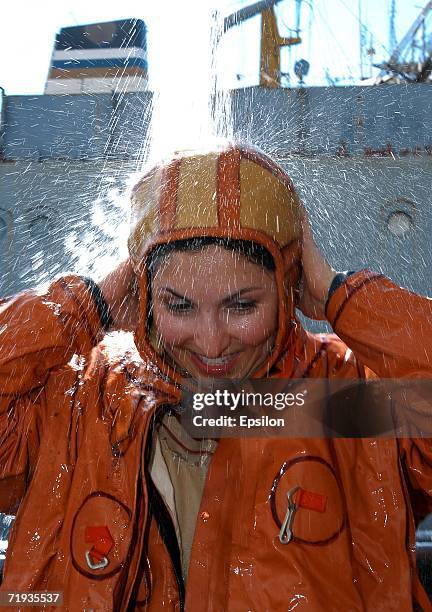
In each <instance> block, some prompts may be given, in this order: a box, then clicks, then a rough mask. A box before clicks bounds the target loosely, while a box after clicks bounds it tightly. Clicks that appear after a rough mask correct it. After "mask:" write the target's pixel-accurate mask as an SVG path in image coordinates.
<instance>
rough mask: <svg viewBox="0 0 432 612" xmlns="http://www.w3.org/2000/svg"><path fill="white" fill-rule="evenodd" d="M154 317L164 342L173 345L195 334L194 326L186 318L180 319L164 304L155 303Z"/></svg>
mask: <svg viewBox="0 0 432 612" xmlns="http://www.w3.org/2000/svg"><path fill="white" fill-rule="evenodd" d="M153 318H154V322H155V325H156V329H157V332H158V334H159V336H160V338H161V339H162V342H163V343H164V344H167V345H172V346H174V345H178V344H182V342H184V341H186V340H187V339H188V338H189V337H190V336H191V334H192V335H193V328H192V326H191V324H190V322H189V321H188V320H187V319H186V318H185V319H180V318H179V317H175V316H173V315H172V314H171V313H169V312H167V310H166V308H165V307H164V306H162V305H158V304H154V306H153Z"/></svg>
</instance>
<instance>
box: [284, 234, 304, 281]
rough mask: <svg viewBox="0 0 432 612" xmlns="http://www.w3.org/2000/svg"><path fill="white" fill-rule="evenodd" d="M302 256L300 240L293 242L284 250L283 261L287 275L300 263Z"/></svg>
mask: <svg viewBox="0 0 432 612" xmlns="http://www.w3.org/2000/svg"><path fill="white" fill-rule="evenodd" d="M301 256H302V242H301V239H300V238H296V239H295V240H292V241H291V242H290V243H289V244H287V245H286V246H284V247H283V248H282V259H283V263H284V273H285V274H286V273H287V272H288V271H289V270H290V269H291V268H292V267H293V266H294V265H296V264H297V263H298V262H299V261H300V262H301Z"/></svg>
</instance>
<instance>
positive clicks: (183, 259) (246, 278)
mask: <svg viewBox="0 0 432 612" xmlns="http://www.w3.org/2000/svg"><path fill="white" fill-rule="evenodd" d="M151 290H152V299H153V319H154V323H155V326H156V331H157V336H158V342H159V343H160V345H161V347H162V350H163V351H164V352H165V354H167V355H168V356H169V357H170V359H172V360H173V361H174V362H175V363H176V364H177V365H178V366H180V368H182V369H183V370H185V371H186V372H188V373H189V374H190V375H191V376H193V377H194V378H202V377H225V378H243V377H245V376H247V375H249V374H251V373H252V372H254V371H255V370H256V369H257V368H258V367H259V366H260V364H261V363H262V362H263V361H265V359H266V358H267V356H268V355H269V353H270V352H271V350H272V348H273V342H274V338H275V335H276V331H277V314H278V295H277V287H276V281H275V276H274V273H273V272H270V271H268V270H267V269H265V268H263V267H262V266H260V265H258V264H255V263H252V262H251V261H249V260H248V259H247V258H246V257H245V256H244V255H242V254H239V253H236V252H233V251H229V250H227V249H224V248H223V247H221V246H218V245H211V246H207V247H205V248H204V249H203V250H200V251H199V252H198V251H184V252H182V251H176V252H174V253H172V254H171V255H168V256H167V257H166V258H164V259H163V261H162V263H161V264H160V265H159V266H158V268H157V271H156V273H155V274H154V277H153V280H152V287H151Z"/></svg>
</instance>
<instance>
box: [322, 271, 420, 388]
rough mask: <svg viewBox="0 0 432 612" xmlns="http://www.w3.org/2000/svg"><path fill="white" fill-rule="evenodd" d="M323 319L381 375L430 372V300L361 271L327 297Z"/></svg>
mask: <svg viewBox="0 0 432 612" xmlns="http://www.w3.org/2000/svg"><path fill="white" fill-rule="evenodd" d="M326 314H327V319H328V320H329V322H330V324H331V325H332V327H333V329H334V331H335V332H336V333H337V335H338V336H339V337H340V338H342V340H343V341H344V342H345V343H346V344H347V345H348V346H349V347H350V349H351V350H352V351H353V352H354V353H355V354H356V355H357V357H358V359H359V360H360V361H361V362H362V363H364V364H365V365H366V366H368V367H369V368H370V369H371V370H373V371H374V372H375V373H376V374H377V375H378V376H380V377H381V378H399V377H430V376H431V375H432V300H431V299H430V298H427V297H423V296H420V295H416V294H415V293H412V292H410V291H407V290H406V289H401V288H400V287H398V286H397V285H396V284H395V283H393V282H392V281H390V280H389V279H388V278H386V277H384V276H382V275H380V274H375V273H374V272H371V271H369V270H364V271H361V272H358V273H356V274H353V275H351V276H349V277H348V278H347V280H346V281H345V283H343V285H341V286H340V287H339V288H338V289H336V291H335V292H334V293H333V295H332V296H331V297H330V299H329V301H328V304H327V309H326Z"/></svg>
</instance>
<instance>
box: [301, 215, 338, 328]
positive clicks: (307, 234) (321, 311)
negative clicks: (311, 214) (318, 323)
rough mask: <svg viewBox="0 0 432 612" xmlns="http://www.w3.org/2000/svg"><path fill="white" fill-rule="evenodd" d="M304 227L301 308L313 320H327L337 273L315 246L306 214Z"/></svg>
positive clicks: (303, 222)
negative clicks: (332, 287) (327, 304)
mask: <svg viewBox="0 0 432 612" xmlns="http://www.w3.org/2000/svg"><path fill="white" fill-rule="evenodd" d="M302 226H303V254H302V264H303V276H302V281H301V289H300V303H299V308H300V310H301V311H302V313H303V314H304V315H306V316H307V317H310V318H311V319H317V320H320V319H325V304H326V301H327V295H328V290H329V287H330V285H331V282H332V280H333V279H334V277H335V275H336V271H335V270H333V268H332V267H331V266H330V265H329V264H328V263H327V261H326V260H325V259H324V257H323V256H322V255H321V253H320V251H319V249H318V247H317V245H316V244H315V242H314V239H313V236H312V230H311V228H310V225H309V221H308V218H307V215H306V212H305V213H304V215H303V219H302Z"/></svg>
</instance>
